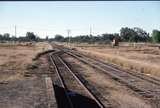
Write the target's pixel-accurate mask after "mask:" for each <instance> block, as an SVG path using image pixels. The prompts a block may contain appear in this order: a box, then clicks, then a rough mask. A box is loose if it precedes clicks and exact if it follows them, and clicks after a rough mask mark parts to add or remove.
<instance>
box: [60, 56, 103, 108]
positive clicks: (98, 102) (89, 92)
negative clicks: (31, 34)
mask: <svg viewBox="0 0 160 108" xmlns="http://www.w3.org/2000/svg"><path fill="white" fill-rule="evenodd" d="M58 58H59V60H60V61H61V62H62V63H63V65H64V66H65V67H66V68H67V69H68V70H69V72H70V73H71V74H72V75H73V77H74V78H75V79H76V80H77V81H78V83H79V84H80V85H81V86H82V87H83V88H84V89H85V91H86V92H87V93H88V94H89V95H90V96H91V98H92V99H94V100H95V102H96V103H97V104H98V105H99V107H100V108H105V106H104V105H103V104H102V103H101V102H100V101H99V99H98V98H97V97H96V96H95V95H94V94H93V93H92V92H91V91H90V90H89V89H88V88H87V87H86V86H85V85H84V84H83V83H82V81H81V80H80V79H79V78H78V77H77V75H75V74H74V72H73V71H72V70H71V69H70V68H69V67H68V65H67V64H66V63H65V62H64V60H63V59H62V58H60V57H58Z"/></svg>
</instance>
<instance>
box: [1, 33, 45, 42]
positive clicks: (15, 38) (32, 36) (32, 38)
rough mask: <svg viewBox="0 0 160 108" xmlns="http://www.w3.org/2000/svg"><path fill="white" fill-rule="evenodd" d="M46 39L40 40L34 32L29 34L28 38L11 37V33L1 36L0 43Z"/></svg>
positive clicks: (27, 34)
mask: <svg viewBox="0 0 160 108" xmlns="http://www.w3.org/2000/svg"><path fill="white" fill-rule="evenodd" d="M43 40H44V39H41V38H39V37H38V36H37V35H35V34H34V33H33V32H27V33H26V36H19V37H15V36H10V34H9V33H5V34H3V35H2V34H0V42H5V41H19V42H30V41H43Z"/></svg>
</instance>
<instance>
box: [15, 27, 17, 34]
mask: <svg viewBox="0 0 160 108" xmlns="http://www.w3.org/2000/svg"><path fill="white" fill-rule="evenodd" d="M15 37H17V27H16V25H15Z"/></svg>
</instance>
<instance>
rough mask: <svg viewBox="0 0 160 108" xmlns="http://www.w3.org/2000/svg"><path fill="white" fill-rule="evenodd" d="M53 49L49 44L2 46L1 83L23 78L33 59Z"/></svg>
mask: <svg viewBox="0 0 160 108" xmlns="http://www.w3.org/2000/svg"><path fill="white" fill-rule="evenodd" d="M48 49H51V46H50V45H49V44H47V43H37V44H35V45H27V44H14V45H13V44H6V43H4V44H2V43H1V44H0V82H6V81H13V80H17V79H21V78H23V74H24V73H25V72H26V71H27V68H28V67H29V66H30V65H31V64H32V63H33V61H32V59H33V58H34V57H35V56H36V54H38V53H39V52H42V51H45V50H48Z"/></svg>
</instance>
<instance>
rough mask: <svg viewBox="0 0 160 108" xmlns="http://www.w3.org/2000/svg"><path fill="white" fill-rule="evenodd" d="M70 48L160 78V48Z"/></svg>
mask: <svg viewBox="0 0 160 108" xmlns="http://www.w3.org/2000/svg"><path fill="white" fill-rule="evenodd" d="M63 45H65V46H66V45H67V44H63ZM70 47H71V48H75V49H77V50H79V51H81V52H83V53H84V54H88V55H90V56H93V57H97V58H99V59H101V60H103V61H105V62H110V63H113V64H116V65H118V66H120V67H122V68H124V69H130V70H133V71H136V72H141V73H145V74H146V75H150V76H154V77H157V78H159V77H160V72H159V70H160V49H159V48H158V47H148V46H136V47H133V46H120V47H116V48H112V47H110V46H108V45H88V44H72V45H70Z"/></svg>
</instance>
